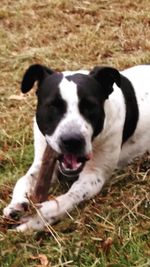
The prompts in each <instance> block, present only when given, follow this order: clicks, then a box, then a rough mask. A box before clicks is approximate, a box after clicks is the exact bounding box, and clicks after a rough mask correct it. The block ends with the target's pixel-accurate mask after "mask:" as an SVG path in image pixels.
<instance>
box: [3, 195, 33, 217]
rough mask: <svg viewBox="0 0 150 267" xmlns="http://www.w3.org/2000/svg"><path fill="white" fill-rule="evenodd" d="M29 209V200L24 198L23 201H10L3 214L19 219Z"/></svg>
mask: <svg viewBox="0 0 150 267" xmlns="http://www.w3.org/2000/svg"><path fill="white" fill-rule="evenodd" d="M28 209H29V201H28V200H27V199H24V200H23V201H21V202H17V203H10V204H9V205H8V206H7V207H6V208H4V210H3V215H4V217H6V218H11V219H18V218H20V217H21V216H22V215H23V214H24V213H25V212H26V211H28Z"/></svg>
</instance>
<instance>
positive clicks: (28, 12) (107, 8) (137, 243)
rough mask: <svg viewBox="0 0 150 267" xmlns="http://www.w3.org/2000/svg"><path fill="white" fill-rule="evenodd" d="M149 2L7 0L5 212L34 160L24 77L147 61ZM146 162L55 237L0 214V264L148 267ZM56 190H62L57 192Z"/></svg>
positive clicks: (3, 49) (116, 179)
mask: <svg viewBox="0 0 150 267" xmlns="http://www.w3.org/2000/svg"><path fill="white" fill-rule="evenodd" d="M149 10H150V2H149V0H136V1H130V0H124V1H119V0H112V1H108V0H101V1H100V0H95V1H90V0H87V1H84V0H81V1H75V0H70V1H66V0H45V1H43V2H40V1H35V0H31V1H27V0H13V1H9V0H1V8H0V20H1V26H2V27H1V28H0V39H1V43H0V69H1V72H0V81H1V83H0V125H1V128H0V188H1V190H0V209H1V215H2V209H3V207H4V206H6V204H7V203H8V202H9V199H10V196H11V192H12V189H13V186H14V183H15V181H16V180H17V179H18V177H19V176H21V175H23V174H24V173H25V171H26V170H27V169H28V167H29V166H30V164H31V163H32V159H33V145H32V143H33V139H32V116H33V114H34V110H35V105H36V99H35V96H34V90H33V91H31V92H30V93H29V94H28V95H26V96H24V97H23V96H22V95H20V92H19V87H20V81H21V78H22V75H23V72H24V71H25V69H26V68H27V67H28V66H29V64H31V63H35V62H36V63H41V64H45V65H48V66H50V67H52V68H54V69H56V70H60V71H61V70H66V69H71V70H76V69H80V68H85V69H86V68H92V67H93V66H95V65H101V64H104V65H111V66H115V67H117V68H119V69H124V68H126V67H129V66H133V65H136V64H143V63H150V27H149V25H150V12H149ZM149 169H150V157H149V155H145V156H144V157H143V158H142V159H137V160H136V161H135V162H134V163H133V164H132V165H130V166H127V167H126V168H125V169H124V170H122V171H121V172H120V171H116V172H115V173H114V175H113V179H111V181H110V182H109V183H108V184H107V185H106V186H105V188H104V189H103V191H102V193H101V194H100V195H99V196H97V197H95V198H94V199H93V200H91V201H89V202H87V203H85V204H82V205H80V207H79V208H78V209H76V210H75V211H74V212H73V213H72V214H71V216H72V219H71V218H65V219H64V220H63V221H62V222H60V223H58V224H57V225H55V226H54V230H55V231H56V233H57V239H58V241H59V243H58V242H57V241H56V240H55V239H54V238H53V237H52V235H51V234H50V232H49V231H48V230H47V231H46V232H38V233H33V234H32V235H31V234H30V233H26V234H19V233H15V232H14V231H10V230H7V229H6V225H5V224H4V223H3V219H2V217H0V265H1V266H2V267H8V266H9V267H27V266H31V267H33V266H34V267H39V266H41V267H42V266H49V267H56V266H57V267H62V266H65V267H68V266H73V267H126V266H130V267H149V266H150V193H149V188H150V179H149V178H150V173H149ZM56 191H57V190H56Z"/></svg>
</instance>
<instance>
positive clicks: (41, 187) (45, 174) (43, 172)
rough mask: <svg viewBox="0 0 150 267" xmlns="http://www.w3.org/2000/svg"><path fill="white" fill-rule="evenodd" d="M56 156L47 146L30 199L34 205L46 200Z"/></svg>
mask: <svg viewBox="0 0 150 267" xmlns="http://www.w3.org/2000/svg"><path fill="white" fill-rule="evenodd" d="M56 156H57V154H56V152H55V151H53V150H52V148H51V147H50V146H49V145H47V146H46V149H45V152H44V155H43V159H42V165H41V169H40V172H39V176H38V179H37V184H36V186H35V190H34V193H33V196H32V197H31V199H32V200H33V201H34V203H41V202H43V201H46V200H47V199H48V191H49V188H50V183H51V180H52V175H53V171H54V168H55V164H56V159H57V157H56Z"/></svg>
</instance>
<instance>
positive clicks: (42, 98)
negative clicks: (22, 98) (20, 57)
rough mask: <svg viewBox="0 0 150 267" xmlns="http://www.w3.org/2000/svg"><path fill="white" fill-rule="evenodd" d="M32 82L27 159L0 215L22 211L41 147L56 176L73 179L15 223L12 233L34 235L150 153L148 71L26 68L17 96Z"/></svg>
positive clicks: (139, 68) (146, 68)
mask: <svg viewBox="0 0 150 267" xmlns="http://www.w3.org/2000/svg"><path fill="white" fill-rule="evenodd" d="M35 82H37V91H36V94H37V100H38V101H37V109H36V116H35V119H34V146H35V157H34V161H33V164H32V166H31V167H30V169H29V170H28V172H27V173H26V174H25V176H23V177H22V178H20V179H19V180H18V181H17V183H16V185H15V188H14V191H13V196H12V200H11V202H10V204H9V205H8V206H7V207H6V208H5V209H4V216H5V217H13V215H14V214H15V213H16V212H17V211H24V210H25V209H26V208H27V206H28V204H29V203H28V199H27V195H31V193H32V191H33V189H34V187H35V184H36V179H37V176H38V173H39V169H40V166H41V161H42V156H43V153H44V151H45V148H46V145H47V144H48V145H49V146H51V147H52V149H53V150H54V151H56V152H57V153H58V155H59V156H58V160H57V168H58V169H59V172H60V173H62V174H63V175H64V176H65V177H66V179H67V178H70V177H72V178H73V177H76V179H74V182H73V183H72V185H71V186H70V188H69V190H68V191H67V192H66V193H64V194H62V195H60V196H58V197H56V199H55V200H54V199H52V200H48V201H45V202H43V203H41V205H40V206H39V212H38V213H37V214H36V215H33V216H28V217H26V218H25V220H22V223H21V224H20V225H19V226H17V228H16V229H17V231H26V230H42V229H43V228H44V227H45V222H44V221H46V223H47V224H50V225H51V224H54V223H55V222H57V221H58V220H60V219H61V218H62V217H63V216H64V215H65V214H68V212H70V211H71V210H72V209H73V208H74V207H75V206H76V205H78V204H79V203H81V202H82V201H84V200H88V199H91V198H93V197H94V196H95V195H97V194H98V193H99V192H100V191H101V189H102V187H103V185H104V183H105V182H106V181H108V179H109V178H110V177H111V174H112V172H113V171H114V169H116V168H122V167H123V166H124V165H126V164H128V163H129V162H131V160H132V159H134V158H135V157H137V156H140V155H142V154H143V153H145V152H146V151H150V65H139V66H134V67H131V68H129V69H126V70H124V71H121V72H119V71H118V70H117V69H115V68H112V67H108V66H96V67H94V68H93V69H92V70H91V71H86V70H81V71H75V72H74V71H65V72H56V71H54V70H52V69H49V68H47V67H46V66H43V65H40V64H34V65H31V66H30V67H29V68H28V69H27V70H26V72H25V74H24V77H23V80H22V86H21V90H22V92H23V93H27V92H29V90H30V89H31V88H32V87H33V85H34V83H35ZM39 214H41V216H42V217H43V218H44V220H43V219H41V216H40V215H39Z"/></svg>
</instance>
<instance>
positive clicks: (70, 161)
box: [64, 155, 78, 169]
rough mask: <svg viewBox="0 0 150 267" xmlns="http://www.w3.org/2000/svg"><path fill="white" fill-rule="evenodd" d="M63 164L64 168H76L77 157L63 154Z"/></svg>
mask: <svg viewBox="0 0 150 267" xmlns="http://www.w3.org/2000/svg"><path fill="white" fill-rule="evenodd" d="M64 164H65V166H66V168H69V169H76V168H77V164H78V162H77V158H75V157H74V156H73V155H65V156H64Z"/></svg>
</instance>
